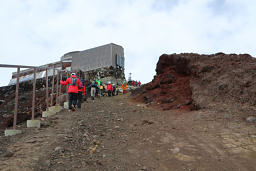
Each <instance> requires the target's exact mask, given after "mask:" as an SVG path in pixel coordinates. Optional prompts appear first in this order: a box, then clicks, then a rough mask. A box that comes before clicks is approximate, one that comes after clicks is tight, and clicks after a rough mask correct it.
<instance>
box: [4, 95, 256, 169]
mask: <svg viewBox="0 0 256 171" xmlns="http://www.w3.org/2000/svg"><path fill="white" fill-rule="evenodd" d="M128 96H129V95H119V96H115V97H110V98H109V97H103V98H100V99H98V98H96V100H95V101H94V102H92V101H91V100H90V99H89V100H88V102H84V103H83V106H82V110H81V111H75V112H68V111H66V110H63V111H61V112H59V113H57V114H56V115H54V116H52V117H50V118H46V119H45V120H44V121H42V123H43V126H42V127H41V128H31V129H28V128H25V125H19V129H21V130H23V133H22V134H20V135H17V136H12V137H4V136H3V135H1V136H0V170H4V171H15V170H17V171H23V170H43V171H45V170H58V171H64V170H110V171H112V170H149V171H150V170H166V171H167V170H168V171H170V170H174V171H179V170H186V171H198V170H200V171H201V170H207V171H216V170H220V171H221V170H232V171H236V170H242V171H245V170H248V171H253V170H256V128H255V125H253V124H248V123H246V122H244V121H242V120H241V119H239V118H237V117H234V116H232V115H231V114H229V113H221V114H220V113H217V112H215V111H207V110H199V111H189V112H188V111H180V110H171V111H159V110H154V109H150V108H146V107H145V106H144V105H143V104H137V103H132V102H130V101H129V100H128Z"/></svg>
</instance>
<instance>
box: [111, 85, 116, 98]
mask: <svg viewBox="0 0 256 171" xmlns="http://www.w3.org/2000/svg"><path fill="white" fill-rule="evenodd" d="M112 87H113V88H112V96H115V95H116V85H115V84H113V85H112Z"/></svg>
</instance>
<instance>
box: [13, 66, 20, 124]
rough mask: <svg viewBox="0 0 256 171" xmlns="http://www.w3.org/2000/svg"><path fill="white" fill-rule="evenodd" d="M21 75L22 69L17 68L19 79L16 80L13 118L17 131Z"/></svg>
mask: <svg viewBox="0 0 256 171" xmlns="http://www.w3.org/2000/svg"><path fill="white" fill-rule="evenodd" d="M19 74H20V67H18V68H17V79H16V92H15V108H14V118H13V129H16V124H17V114H18V101H19V81H20V80H19V79H20V78H19Z"/></svg>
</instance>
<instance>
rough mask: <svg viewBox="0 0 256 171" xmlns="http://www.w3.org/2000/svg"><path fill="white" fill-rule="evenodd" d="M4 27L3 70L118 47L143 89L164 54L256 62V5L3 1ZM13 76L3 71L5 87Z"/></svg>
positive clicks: (179, 0) (196, 0)
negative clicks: (233, 56) (231, 56)
mask: <svg viewBox="0 0 256 171" xmlns="http://www.w3.org/2000/svg"><path fill="white" fill-rule="evenodd" d="M0 21H1V22H0V26H1V27H0V38H1V41H0V50H1V53H0V63H6V64H23V65H36V66H37V65H43V64H47V63H50V62H55V61H58V60H59V59H60V57H61V56H62V55H63V54H64V53H67V52H69V51H74V50H85V49H88V48H92V47H96V46H100V45H104V44H108V43H111V42H112V43H116V44H119V45H121V46H123V47H124V50H125V59H126V61H125V62H126V64H125V67H126V73H129V72H131V73H132V77H133V78H134V79H136V80H141V81H142V82H143V83H145V82H149V81H151V80H152V78H153V76H154V74H155V67H156V63H157V61H158V58H159V56H160V55H161V54H163V53H182V52H195V53H206V54H209V53H216V52H220V51H221V52H225V53H249V54H251V55H252V56H255V55H256V50H255V48H254V47H255V45H256V22H255V21H256V1H255V0H122V1H120V0H107V1H106V0H93V1H91V0H0ZM12 71H13V70H12V69H3V68H0V72H1V80H0V86H3V85H6V84H7V83H8V82H9V80H10V77H11V72H12Z"/></svg>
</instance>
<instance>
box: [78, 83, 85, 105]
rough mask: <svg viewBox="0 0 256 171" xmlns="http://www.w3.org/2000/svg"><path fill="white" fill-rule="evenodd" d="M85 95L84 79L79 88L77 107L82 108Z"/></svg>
mask: <svg viewBox="0 0 256 171" xmlns="http://www.w3.org/2000/svg"><path fill="white" fill-rule="evenodd" d="M83 97H85V85H84V80H81V87H79V88H78V94H77V107H78V108H79V109H81V103H82V102H83Z"/></svg>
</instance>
